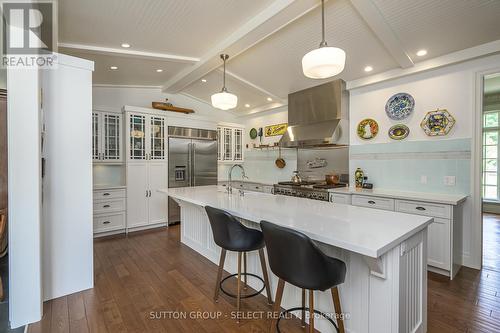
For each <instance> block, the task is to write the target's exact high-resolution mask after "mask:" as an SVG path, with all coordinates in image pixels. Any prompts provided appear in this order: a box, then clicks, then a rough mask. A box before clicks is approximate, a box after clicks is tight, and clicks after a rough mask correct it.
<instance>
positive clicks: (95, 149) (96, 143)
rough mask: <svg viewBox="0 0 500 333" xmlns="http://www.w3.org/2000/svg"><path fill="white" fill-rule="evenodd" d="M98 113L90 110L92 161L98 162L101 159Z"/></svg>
mask: <svg viewBox="0 0 500 333" xmlns="http://www.w3.org/2000/svg"><path fill="white" fill-rule="evenodd" d="M100 119H101V117H100V114H99V113H98V112H92V161H93V162H99V161H100V159H101V146H100V145H101V125H100V123H101V122H100Z"/></svg>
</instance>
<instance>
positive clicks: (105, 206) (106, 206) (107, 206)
mask: <svg viewBox="0 0 500 333" xmlns="http://www.w3.org/2000/svg"><path fill="white" fill-rule="evenodd" d="M109 207H111V206H110V205H104V206H102V208H109Z"/></svg>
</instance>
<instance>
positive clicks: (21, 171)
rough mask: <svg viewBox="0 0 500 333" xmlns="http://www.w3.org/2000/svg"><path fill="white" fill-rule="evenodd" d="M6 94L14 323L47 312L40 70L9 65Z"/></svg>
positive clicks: (10, 290) (14, 325)
mask: <svg viewBox="0 0 500 333" xmlns="http://www.w3.org/2000/svg"><path fill="white" fill-rule="evenodd" d="M7 93H8V96H7V110H8V111H7V114H8V116H7V117H8V120H7V124H8V149H9V153H8V159H9V160H8V167H9V177H8V180H9V212H8V215H9V319H10V324H11V327H13V328H15V327H19V326H22V325H25V324H27V323H31V322H35V321H39V320H40V319H41V317H42V291H41V270H40V257H41V255H40V210H41V191H40V184H41V183H40V175H41V167H40V166H41V164H40V117H39V116H40V83H39V71H37V70H34V69H9V70H8V72H7ZM2 158H5V157H2Z"/></svg>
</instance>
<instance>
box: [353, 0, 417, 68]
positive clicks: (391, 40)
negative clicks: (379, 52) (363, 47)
mask: <svg viewBox="0 0 500 333" xmlns="http://www.w3.org/2000/svg"><path fill="white" fill-rule="evenodd" d="M351 3H352V5H353V6H354V8H355V9H356V10H357V12H358V13H359V15H360V16H361V17H362V18H363V20H364V21H365V22H366V24H367V25H368V26H369V27H370V29H371V30H372V31H373V33H374V34H375V36H376V37H377V38H378V39H379V40H380V42H382V44H383V45H384V46H385V48H386V50H387V51H388V52H389V54H390V55H392V57H393V58H394V60H396V62H397V63H398V64H399V66H400V67H401V68H409V67H412V66H413V65H414V63H413V61H412V60H411V58H410V56H409V55H408V52H407V51H406V50H405V48H404V46H403V44H402V43H401V41H400V40H399V38H398V36H397V35H396V33H395V32H394V31H393V30H392V29H391V26H390V25H389V23H387V21H386V20H385V18H384V16H383V15H382V13H381V12H380V10H379V9H378V8H377V6H376V5H375V4H374V3H373V2H372V0H351Z"/></svg>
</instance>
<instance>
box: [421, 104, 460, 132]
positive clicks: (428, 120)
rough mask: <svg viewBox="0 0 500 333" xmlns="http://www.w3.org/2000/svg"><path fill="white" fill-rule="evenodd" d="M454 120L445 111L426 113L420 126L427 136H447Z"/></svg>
mask: <svg viewBox="0 0 500 333" xmlns="http://www.w3.org/2000/svg"><path fill="white" fill-rule="evenodd" d="M455 122H456V121H455V118H453V116H452V115H451V114H450V113H449V112H448V111H447V110H439V109H438V110H436V111H430V112H427V114H426V115H425V117H424V120H422V123H421V124H420V127H422V129H423V130H424V132H425V134H427V135H428V136H441V135H446V134H448V133H449V132H450V131H451V129H452V128H453V126H454V125H455Z"/></svg>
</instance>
